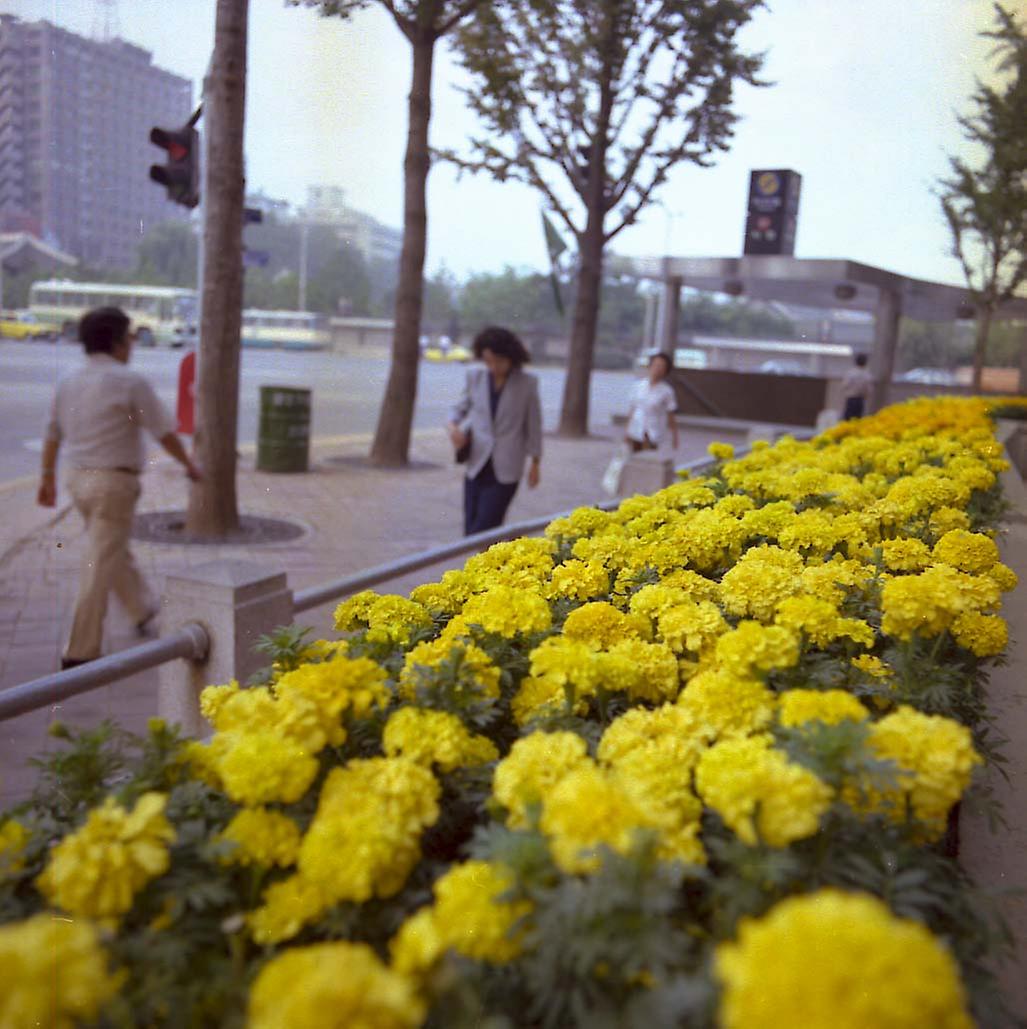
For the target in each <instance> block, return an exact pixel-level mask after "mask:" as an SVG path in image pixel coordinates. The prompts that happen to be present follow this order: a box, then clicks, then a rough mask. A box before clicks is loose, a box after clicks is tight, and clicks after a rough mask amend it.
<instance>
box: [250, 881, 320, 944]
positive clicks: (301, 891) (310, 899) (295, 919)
mask: <svg viewBox="0 0 1027 1029" xmlns="http://www.w3.org/2000/svg"><path fill="white" fill-rule="evenodd" d="M263 900H264V903H263V904H262V905H261V906H260V907H259V908H255V909H254V910H253V911H251V912H250V913H249V914H248V915H247V916H246V924H247V925H248V927H249V930H250V934H251V935H252V936H253V939H254V941H255V942H256V943H258V944H259V945H260V946H262V947H270V946H274V945H275V944H277V943H282V942H284V941H285V940H291V939H292V938H293V937H294V936H295V935H296V934H297V933H298V932H299V931H300V930H301V929H302V928H303V927H304V926H305V925H308V924H309V923H310V922H313V921H314V919H316V918H318V917H319V916H320V915H321V914H322V913H323V912H324V910H325V908H327V907H328V906H329V903H328V901H326V900H325V898H324V897H323V896H322V894H321V891H320V890H319V889H318V888H317V886H315V885H314V883H312V882H310V881H309V880H308V879H305V878H304V877H303V876H302V875H293V876H290V877H289V878H288V879H283V880H282V881H281V882H276V883H272V884H271V885H270V886H269V887H268V888H267V889H266V890H265V891H264V897H263Z"/></svg>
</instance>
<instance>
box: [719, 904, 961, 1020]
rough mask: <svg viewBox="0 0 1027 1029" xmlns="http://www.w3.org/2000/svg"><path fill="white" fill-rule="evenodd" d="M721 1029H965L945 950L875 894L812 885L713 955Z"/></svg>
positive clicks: (748, 923) (745, 925)
mask: <svg viewBox="0 0 1027 1029" xmlns="http://www.w3.org/2000/svg"><path fill="white" fill-rule="evenodd" d="M715 974H716V977H717V978H718V979H719V980H720V982H721V984H722V986H723V994H722V996H721V1001H720V1010H719V1024H720V1025H721V1026H723V1029H780V1027H782V1026H802V1027H803V1029H869V1027H870V1026H873V1029H921V1027H923V1026H932V1027H936V1029H970V1027H971V1026H972V1025H973V1022H972V1021H971V1019H970V1016H969V1014H968V1013H967V1006H966V996H965V993H964V990H963V986H962V983H961V982H960V978H959V971H958V968H957V966H956V962H955V961H954V960H953V958H952V955H951V954H950V953H949V952H948V951H947V950H946V949H945V947H944V946H943V945H942V944H941V943H940V942H939V941H938V940H937V939H935V938H934V937H933V936H932V935H931V933H930V932H929V931H928V930H927V929H926V928H925V927H924V926H922V925H921V924H920V923H919V922H914V921H912V920H910V919H905V918H897V917H896V916H895V915H893V914H892V913H891V912H890V911H889V910H888V908H887V907H886V906H885V905H884V904H883V903H881V901H879V900H878V899H877V898H876V897H870V896H868V895H866V894H855V893H852V894H849V893H843V892H841V891H839V890H831V889H827V890H820V891H818V892H816V893H811V894H807V895H805V896H800V897H791V898H789V899H787V900H784V901H781V903H779V904H778V905H777V906H776V907H774V908H772V909H771V910H770V911H769V912H768V913H767V914H766V915H765V916H764V917H763V918H761V919H758V920H751V919H747V920H743V921H742V923H741V927H740V929H739V931H738V938H737V940H736V941H734V942H731V943H723V944H721V945H720V946H719V947H718V948H717V951H716V962H715Z"/></svg>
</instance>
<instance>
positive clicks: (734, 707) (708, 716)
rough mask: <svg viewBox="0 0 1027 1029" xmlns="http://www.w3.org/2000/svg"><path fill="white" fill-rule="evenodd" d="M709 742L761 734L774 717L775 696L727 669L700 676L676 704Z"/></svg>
mask: <svg viewBox="0 0 1027 1029" xmlns="http://www.w3.org/2000/svg"><path fill="white" fill-rule="evenodd" d="M677 703H678V706H680V707H682V708H684V709H685V711H687V712H688V714H689V716H690V717H691V718H692V719H693V721H694V722H695V724H696V725H698V726H700V727H701V731H702V732H703V734H704V735H705V737H706V738H707V739H709V740H714V739H722V738H726V737H731V736H745V735H748V734H749V733H752V732H758V731H759V730H760V729H763V728H765V727H766V726H767V725H769V724H770V722H771V720H772V719H773V717H774V694H773V693H772V692H771V691H770V690H769V689H767V687H766V686H764V685H763V683H762V682H760V681H758V680H757V679H749V678H744V677H739V676H736V675H733V674H732V673H731V672H729V671H728V670H727V669H725V668H713V669H707V670H706V671H702V672H699V673H698V674H697V675H695V676H693V677H692V678H691V679H689V681H688V684H687V685H686V686H685V688H684V689H683V690H682V691H681V694H680V696H679V697H678V700H677Z"/></svg>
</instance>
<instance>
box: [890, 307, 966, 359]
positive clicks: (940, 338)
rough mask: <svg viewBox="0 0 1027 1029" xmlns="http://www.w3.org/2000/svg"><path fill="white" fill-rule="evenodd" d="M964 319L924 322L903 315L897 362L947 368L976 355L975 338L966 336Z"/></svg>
mask: <svg viewBox="0 0 1027 1029" xmlns="http://www.w3.org/2000/svg"><path fill="white" fill-rule="evenodd" d="M962 329H963V326H962V323H958V322H956V323H953V322H920V321H913V320H912V319H911V318H903V319H902V322H901V323H900V326H899V345H898V353H897V355H896V365H897V367H898V368H899V369H900V370H902V371H908V370H909V369H911V368H944V369H946V370H948V371H951V370H952V369H954V368H956V367H957V366H959V365H961V364H965V363H966V362H967V361H968V360H970V359H971V357H972V356H973V342H972V341H971V340H969V339H967V338H966V333H965V331H961V330H962Z"/></svg>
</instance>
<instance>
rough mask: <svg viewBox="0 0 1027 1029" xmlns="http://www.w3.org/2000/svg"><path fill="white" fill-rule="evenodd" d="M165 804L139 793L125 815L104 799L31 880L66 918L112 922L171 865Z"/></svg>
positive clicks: (170, 834) (158, 796)
mask: <svg viewBox="0 0 1027 1029" xmlns="http://www.w3.org/2000/svg"><path fill="white" fill-rule="evenodd" d="M166 802H167V797H166V796H165V795H164V794H163V793H144V794H143V795H142V796H141V797H140V798H139V800H138V801H136V805H135V807H134V808H133V809H132V810H131V811H126V810H125V809H124V808H123V807H122V806H121V805H120V804H118V803H117V801H115V800H114V798H113V797H108V798H107V799H106V800H105V801H104V802H103V804H102V805H100V807H98V808H93V810H92V811H90V812H89V816H88V818H87V819H86V822H85V825H83V826H82V827H81V828H80V829H77V830H76V831H75V832H73V833H71V834H69V835H68V836H65V837H64V839H63V840H61V842H60V843H58V844H57V846H56V847H54V849H53V850H52V851H51V853H50V860H49V863H48V864H47V866H46V868H45V869H44V870H43V872H42V874H41V875H40V876H39V877H38V878H37V879H36V885H37V886H38V887H39V890H40V892H41V893H42V894H43V895H44V896H45V897H46V899H47V900H48V901H50V903H51V904H53V905H54V906H55V907H58V908H60V909H61V910H63V911H67V912H68V913H69V914H72V915H77V916H78V917H81V918H93V919H97V920H102V921H104V922H115V921H116V920H117V919H118V918H120V916H121V915H123V914H125V912H126V911H128V910H129V908H131V907H132V902H133V901H134V900H135V895H136V894H137V893H138V892H139V891H140V890H141V889H142V888H143V887H144V886H145V885H146V884H147V883H148V882H149V881H150V880H151V879H155V878H156V877H157V876H159V875H163V874H164V872H166V871H167V870H168V866H169V865H170V863H171V859H170V857H169V856H168V844H170V843H171V842H173V841H174V839H175V830H174V829H173V828H172V827H171V823H170V822H168V820H167V819H166V818H165V817H164V805H165V803H166Z"/></svg>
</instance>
